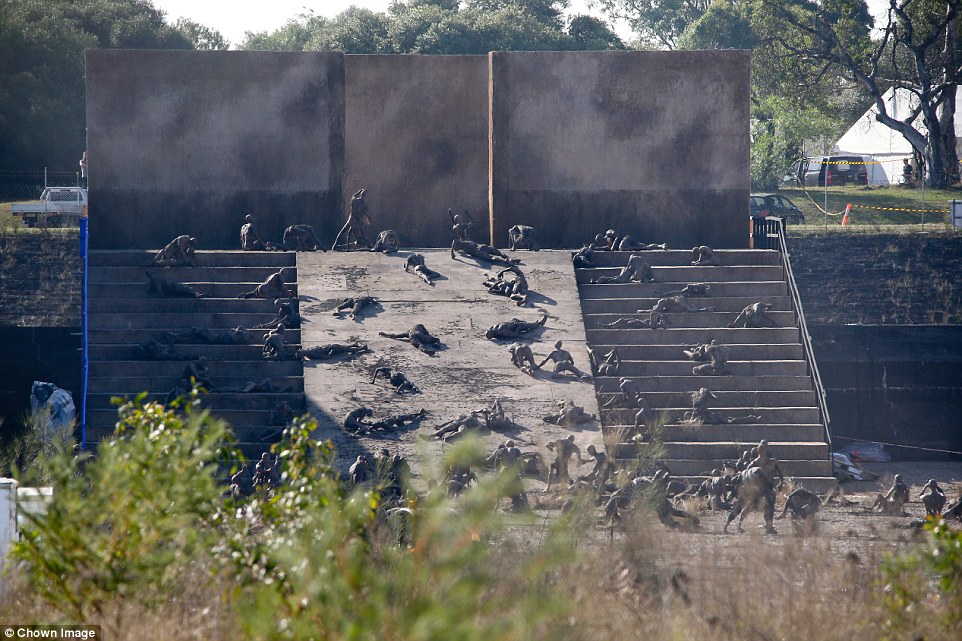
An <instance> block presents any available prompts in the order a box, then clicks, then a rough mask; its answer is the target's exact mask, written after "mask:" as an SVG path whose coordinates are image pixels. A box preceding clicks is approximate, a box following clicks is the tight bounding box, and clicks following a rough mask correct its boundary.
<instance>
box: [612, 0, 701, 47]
mask: <svg viewBox="0 0 962 641" xmlns="http://www.w3.org/2000/svg"><path fill="white" fill-rule="evenodd" d="M598 4H599V5H600V6H601V8H602V9H603V10H604V12H605V14H607V15H608V16H609V17H610V18H612V19H615V20H626V21H627V22H628V24H630V25H631V28H632V30H633V31H634V32H635V33H637V34H638V36H639V37H640V38H641V41H642V42H643V43H645V44H649V45H654V46H656V47H658V48H662V49H675V48H676V47H677V45H678V39H679V38H680V37H681V35H682V34H683V33H684V32H685V30H686V29H687V28H688V27H689V26H690V25H691V24H692V23H693V22H695V21H696V20H698V19H699V18H701V17H702V16H703V15H704V14H705V12H706V11H708V9H709V7H711V5H712V0H598Z"/></svg>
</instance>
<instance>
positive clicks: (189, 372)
mask: <svg viewBox="0 0 962 641" xmlns="http://www.w3.org/2000/svg"><path fill="white" fill-rule="evenodd" d="M180 377H181V378H182V379H184V380H186V381H187V382H188V383H192V384H194V385H197V386H198V387H202V388H204V389H205V390H207V391H208V392H212V391H214V389H215V388H214V384H213V383H212V382H211V380H210V368H209V367H208V366H207V357H206V356H201V357H200V358H198V359H197V360H196V361H191V362H189V363H187V365H185V366H184V371H183V373H182V374H181V375H180Z"/></svg>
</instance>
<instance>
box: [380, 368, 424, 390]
mask: <svg viewBox="0 0 962 641" xmlns="http://www.w3.org/2000/svg"><path fill="white" fill-rule="evenodd" d="M379 374H384V378H386V379H388V381H389V382H390V383H391V387H393V388H394V391H395V393H397V394H405V393H409V394H420V393H421V390H419V389H418V388H417V386H415V385H414V383H412V382H411V381H409V380H408V377H407V376H405V375H404V374H403V373H402V372H400V371H395V370H392V369H391V368H390V367H378V368H377V369H376V370H374V376H372V377H371V383H372V384H373V383H374V381H376V380H377V377H378V375H379Z"/></svg>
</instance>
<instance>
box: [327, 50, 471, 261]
mask: <svg viewBox="0 0 962 641" xmlns="http://www.w3.org/2000/svg"><path fill="white" fill-rule="evenodd" d="M344 75H345V97H346V104H347V111H346V115H345V135H344V138H345V149H346V156H345V176H344V206H345V208H346V207H347V205H348V202H349V201H350V197H351V194H352V193H353V192H355V191H356V190H358V189H360V188H361V187H364V188H365V189H366V190H367V192H366V194H365V200H366V201H367V203H368V205H369V207H370V210H371V218H372V221H373V223H372V229H371V232H372V234H373V233H376V232H377V230H380V229H396V230H397V231H398V232H399V234H400V237H401V242H402V243H404V244H407V245H413V246H443V245H445V244H450V242H451V224H450V222H449V219H448V216H447V213H446V212H447V209H448V208H451V209H453V210H454V211H455V212H459V211H461V210H464V209H467V210H468V211H469V212H470V213H471V216H472V217H473V218H474V220H475V221H476V224H475V226H474V228H472V231H471V233H472V236H473V237H474V238H477V239H482V240H487V238H488V195H487V193H488V106H487V103H488V84H487V83H488V61H487V56H417V55H412V56H377V55H373V56H358V55H351V56H345V59H344ZM372 240H373V238H372Z"/></svg>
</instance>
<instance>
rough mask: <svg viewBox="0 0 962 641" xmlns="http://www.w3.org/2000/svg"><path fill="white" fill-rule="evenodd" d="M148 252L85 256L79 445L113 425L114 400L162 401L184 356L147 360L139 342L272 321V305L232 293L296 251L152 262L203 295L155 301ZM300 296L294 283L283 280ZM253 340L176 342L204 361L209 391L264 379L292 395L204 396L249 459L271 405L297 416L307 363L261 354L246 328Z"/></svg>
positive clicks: (293, 336)
mask: <svg viewBox="0 0 962 641" xmlns="http://www.w3.org/2000/svg"><path fill="white" fill-rule="evenodd" d="M154 253H156V252H155V251H153V252H152V251H93V252H91V253H90V257H89V273H88V285H87V292H88V294H87V305H88V317H87V319H88V320H87V328H88V329H87V337H88V355H89V356H88V363H89V365H88V376H87V389H86V402H87V406H86V407H87V412H86V441H87V443H91V444H95V443H96V442H97V441H99V440H101V439H102V438H104V437H105V436H108V435H109V434H111V433H112V432H113V430H114V425H115V424H116V422H117V408H116V406H114V405H112V404H111V398H112V397H131V398H132V397H134V396H136V395H137V394H139V393H141V392H147V398H148V399H149V400H157V401H161V402H163V400H164V398H165V397H166V396H167V394H168V392H170V390H171V389H173V388H174V387H175V386H176V384H177V382H178V381H179V380H180V378H181V374H182V372H183V370H184V367H185V365H186V361H183V360H161V361H158V360H148V359H147V356H146V355H145V353H144V352H143V350H142V349H141V348H140V347H139V346H140V345H141V344H142V343H144V342H146V341H147V340H148V339H151V338H154V339H156V340H161V338H162V336H163V334H164V332H167V331H177V330H184V329H190V328H192V327H200V328H209V329H232V328H234V327H244V328H249V327H251V326H252V325H258V324H262V323H266V322H267V321H269V320H271V319H272V318H274V315H275V313H274V312H275V310H274V307H273V302H272V301H268V300H265V299H249V300H244V299H239V298H237V295H238V294H240V293H242V292H247V291H250V290H252V289H253V288H254V287H255V286H256V285H257V284H259V283H261V282H263V281H264V280H265V279H266V278H267V277H268V276H269V275H270V274H272V273H274V272H276V271H278V270H279V269H280V268H282V267H290V268H296V255H295V254H294V253H288V252H278V253H274V252H271V253H262V252H241V251H201V252H197V254H196V256H195V260H194V265H195V266H194V267H175V268H166V269H163V268H152V269H153V270H155V271H158V272H163V273H164V275H165V276H167V277H168V278H169V279H171V280H175V281H177V282H182V283H184V284H187V285H189V286H191V287H193V288H194V289H196V290H198V291H200V292H202V293H204V295H205V296H204V298H198V299H193V298H171V297H168V298H161V297H158V296H155V295H152V294H151V295H148V293H147V278H146V276H145V275H144V265H145V264H146V263H147V262H148V261H149V260H150V257H151V256H153V254H154ZM289 285H290V286H291V288H292V289H293V290H294V292H295V293H296V292H297V284H296V282H295V283H290V284H289ZM250 331H251V342H250V344H241V345H211V344H205V343H186V342H181V341H178V342H177V343H176V345H175V348H176V350H177V351H178V352H180V353H182V354H189V355H195V356H198V357H200V356H204V357H206V358H207V361H208V366H209V370H210V379H211V382H212V383H213V384H214V385H215V387H227V388H233V387H242V386H244V385H245V384H247V383H248V382H255V383H259V382H261V381H263V380H264V379H266V378H270V379H271V381H272V382H273V384H274V385H276V386H278V387H280V388H285V387H290V388H291V389H292V391H291V392H289V393H257V392H254V393H219V392H216V391H214V392H212V393H210V394H207V395H206V396H205V397H204V400H203V406H204V407H205V408H207V409H210V410H211V412H212V413H213V414H214V415H215V416H217V417H219V418H223V419H225V420H227V421H228V422H229V423H230V424H231V425H232V426H233V427H234V431H235V436H236V437H237V441H238V443H237V444H238V446H239V448H240V449H241V451H243V452H244V454H245V456H247V457H248V458H253V457H259V456H260V453H261V452H263V451H266V450H267V449H268V448H269V447H270V443H269V442H266V441H264V440H263V439H264V438H265V437H266V436H267V435H269V434H270V433H272V432H275V431H276V430H277V427H276V426H272V425H271V410H272V409H273V407H274V406H275V404H277V403H279V402H280V401H287V402H288V404H289V405H290V406H291V407H292V408H293V410H294V411H295V413H296V414H303V413H304V411H305V400H304V368H303V365H302V363H301V362H300V361H295V360H286V361H267V360H264V359H262V358H261V349H262V345H263V340H264V334H265V333H266V332H267V331H268V330H250ZM285 338H286V341H287V343H288V344H289V345H291V346H292V349H293V348H296V347H297V346H299V345H300V341H301V338H300V330H287V332H286V335H285Z"/></svg>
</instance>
